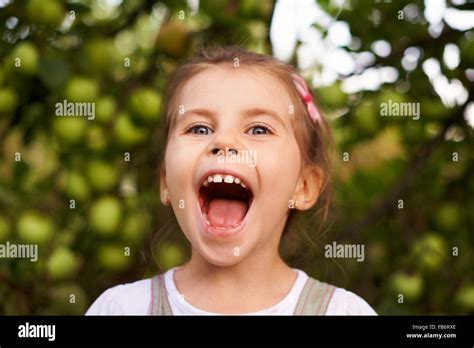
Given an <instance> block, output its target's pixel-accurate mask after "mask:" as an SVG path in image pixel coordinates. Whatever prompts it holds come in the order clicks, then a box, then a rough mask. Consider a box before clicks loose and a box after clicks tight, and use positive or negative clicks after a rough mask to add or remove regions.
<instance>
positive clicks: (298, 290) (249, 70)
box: [86, 47, 375, 315]
mask: <svg viewBox="0 0 474 348" xmlns="http://www.w3.org/2000/svg"><path fill="white" fill-rule="evenodd" d="M164 98H165V99H164V100H165V104H164V117H165V123H166V125H165V132H166V147H165V153H164V159H163V163H162V166H161V172H160V191H161V200H162V202H163V204H171V207H172V208H173V211H174V214H175V215H176V218H177V221H178V223H179V226H180V227H181V229H182V231H183V232H184V234H185V235H186V237H187V239H188V240H189V242H190V243H191V248H192V255H191V258H190V260H189V261H188V262H186V263H185V264H184V265H182V266H180V267H176V268H173V269H171V270H168V271H167V272H165V273H164V274H160V275H158V276H155V277H154V278H152V279H145V280H140V281H137V282H134V283H130V284H124V285H118V286H115V287H113V288H110V289H108V290H106V291H105V292H104V293H103V294H102V295H100V297H99V298H98V299H97V300H96V301H95V302H94V303H93V305H92V306H91V307H90V308H89V310H88V311H87V313H86V314H88V315H98V314H105V315H107V314H109V315H112V314H116V315H124V314H133V315H147V314H151V315H191V314H197V315H209V314H210V315H218V314H246V315H251V314H258V315H267V314H268V315H293V314H295V315H346V314H349V315H373V314H375V312H374V310H373V309H372V308H371V307H370V306H369V305H368V304H367V303H366V302H365V301H364V300H363V299H362V298H360V297H358V296H357V295H355V294H353V293H351V292H349V291H346V290H344V289H341V288H336V287H334V286H332V285H329V284H326V283H323V282H319V281H317V280H315V279H313V278H311V277H309V276H308V275H307V274H306V273H305V272H303V271H302V270H299V269H294V268H291V267H290V266H288V265H287V264H285V262H284V261H283V260H282V258H281V256H280V254H279V252H278V248H279V243H280V238H281V236H282V234H283V233H284V232H285V231H286V230H287V229H288V225H289V224H290V222H291V219H292V217H293V215H294V212H295V211H297V210H307V209H310V208H312V207H313V206H314V205H315V204H316V203H317V202H318V203H324V202H325V199H326V198H325V195H327V183H328V180H329V164H330V163H329V156H328V148H327V146H326V145H325V143H326V142H325V139H327V138H328V136H329V130H328V128H327V124H326V122H325V120H324V118H323V117H322V115H321V114H320V113H319V111H318V109H317V108H316V106H315V104H314V103H313V99H312V96H311V94H310V92H309V90H308V87H307V86H306V84H305V82H304V80H303V79H302V78H301V77H300V76H298V74H297V71H296V69H295V68H293V67H292V66H290V65H288V64H285V63H282V62H279V61H277V60H276V59H274V58H272V57H269V56H265V55H260V54H256V53H251V52H247V51H245V50H243V49H240V48H238V47H227V48H213V49H207V50H203V52H202V53H201V54H200V55H198V56H196V57H194V58H193V59H191V60H189V61H188V62H187V63H186V64H184V65H182V66H181V67H179V68H178V69H177V70H176V71H175V72H174V74H173V75H172V76H171V77H170V79H169V81H168V84H167V88H166V91H165V95H164ZM326 209H327V206H326Z"/></svg>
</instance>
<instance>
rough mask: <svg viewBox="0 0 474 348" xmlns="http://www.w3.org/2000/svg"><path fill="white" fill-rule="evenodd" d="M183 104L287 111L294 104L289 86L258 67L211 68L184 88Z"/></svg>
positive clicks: (192, 79)
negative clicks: (266, 108)
mask: <svg viewBox="0 0 474 348" xmlns="http://www.w3.org/2000/svg"><path fill="white" fill-rule="evenodd" d="M179 104H184V105H185V107H186V108H190V107H202V106H206V107H213V108H217V109H218V108H220V107H240V108H245V107H254V106H259V107H268V108H270V107H271V108H274V109H279V110H283V109H285V110H287V109H288V106H289V105H290V104H292V101H291V97H290V94H289V93H288V91H287V90H286V88H285V85H284V84H283V83H282V82H281V81H280V80H279V79H278V78H276V77H275V76H273V75H271V74H270V73H267V72H263V71H258V70H257V69H255V68H248V67H242V66H241V67H238V68H236V67H233V66H231V65H229V66H223V65H222V66H211V67H209V68H206V69H205V70H203V71H202V72H200V73H198V74H197V75H195V76H193V77H192V78H191V79H190V80H189V81H187V83H186V84H185V85H184V87H183V89H182V91H181V93H180V96H179Z"/></svg>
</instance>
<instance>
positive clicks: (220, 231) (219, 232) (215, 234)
mask: <svg viewBox="0 0 474 348" xmlns="http://www.w3.org/2000/svg"><path fill="white" fill-rule="evenodd" d="M213 174H225V175H233V176H235V177H238V178H240V179H241V181H242V182H243V183H244V184H245V185H246V186H247V188H248V189H249V190H250V191H251V192H252V198H251V200H250V205H249V208H248V210H247V213H246V214H245V217H244V219H243V220H242V221H241V222H240V223H239V224H238V225H237V226H235V227H229V228H217V227H212V226H210V225H209V224H208V223H207V222H206V221H205V219H204V216H203V213H202V210H201V205H200V203H199V189H200V188H201V185H202V183H203V181H204V180H205V179H207V177H208V176H209V175H213ZM194 193H195V196H196V208H197V209H196V210H197V214H198V215H199V217H198V218H199V224H200V227H201V231H203V232H204V235H206V236H208V237H211V238H219V239H222V238H225V239H231V238H235V237H237V236H238V235H239V234H240V233H241V232H242V231H243V230H244V228H245V226H246V225H247V221H248V219H249V216H250V215H251V212H252V210H253V209H252V208H253V206H254V201H255V197H254V194H253V188H252V185H251V184H250V183H249V180H248V179H247V178H246V177H245V176H244V175H242V174H241V173H239V172H237V171H233V170H229V169H225V168H214V169H211V170H208V171H206V172H205V173H204V174H203V175H202V176H201V177H200V179H199V181H198V182H197V184H196V187H195V190H194Z"/></svg>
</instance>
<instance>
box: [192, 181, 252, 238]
mask: <svg viewBox="0 0 474 348" xmlns="http://www.w3.org/2000/svg"><path fill="white" fill-rule="evenodd" d="M252 202H253V194H252V191H251V190H250V188H249V187H248V186H247V185H246V184H245V183H244V182H243V181H242V179H241V178H239V177H237V176H234V175H229V174H212V175H209V176H207V177H206V178H205V179H204V180H203V181H202V184H201V187H200V188H199V205H200V207H201V212H202V215H203V217H204V221H205V222H206V223H207V224H208V225H209V226H211V227H214V228H218V229H231V228H235V227H237V226H239V225H240V224H241V223H242V221H243V220H244V219H245V216H246V215H247V212H248V211H249V208H250V206H251V205H252Z"/></svg>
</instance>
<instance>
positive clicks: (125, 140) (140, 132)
mask: <svg viewBox="0 0 474 348" xmlns="http://www.w3.org/2000/svg"><path fill="white" fill-rule="evenodd" d="M114 136H115V141H116V142H117V143H118V144H119V145H121V146H122V147H132V146H136V145H138V144H141V143H143V142H145V141H146V140H147V138H148V131H147V130H146V129H144V128H141V127H139V126H136V125H135V124H134V123H133V121H132V120H131V119H130V117H129V116H128V114H126V113H121V114H120V115H119V117H118V118H117V120H116V121H115V125H114Z"/></svg>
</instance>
